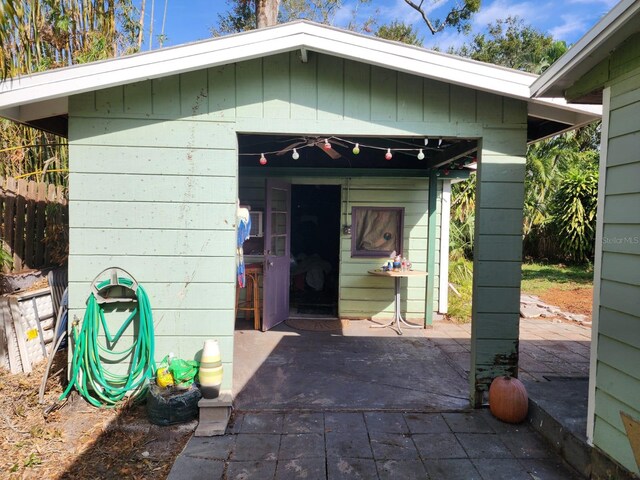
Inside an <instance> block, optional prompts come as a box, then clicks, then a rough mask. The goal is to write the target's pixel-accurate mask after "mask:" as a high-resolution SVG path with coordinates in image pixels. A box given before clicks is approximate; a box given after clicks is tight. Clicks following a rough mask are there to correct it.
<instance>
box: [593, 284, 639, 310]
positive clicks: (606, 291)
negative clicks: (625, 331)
mask: <svg viewBox="0 0 640 480" xmlns="http://www.w3.org/2000/svg"><path fill="white" fill-rule="evenodd" d="M600 305H601V306H604V307H608V308H611V309H613V310H618V311H620V312H623V313H628V314H631V315H637V313H638V312H640V287H638V286H635V285H627V284H625V283H619V282H613V281H611V280H602V282H601V286H600Z"/></svg>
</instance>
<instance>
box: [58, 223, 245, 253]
mask: <svg viewBox="0 0 640 480" xmlns="http://www.w3.org/2000/svg"><path fill="white" fill-rule="evenodd" d="M69 242H70V244H71V245H73V250H72V254H71V258H72V259H73V258H74V257H75V256H76V255H89V256H91V255H133V256H144V255H149V256H157V257H158V259H160V258H161V257H165V256H175V257H180V256H203V257H207V256H214V257H219V256H234V255H235V242H236V237H235V230H234V229H227V230H213V229H211V230H180V229H178V230H166V229H158V228H154V229H153V230H151V229H144V228H140V229H134V228H127V229H100V228H91V229H85V228H76V227H72V228H70V229H69Z"/></svg>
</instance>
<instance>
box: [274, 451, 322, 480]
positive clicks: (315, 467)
mask: <svg viewBox="0 0 640 480" xmlns="http://www.w3.org/2000/svg"><path fill="white" fill-rule="evenodd" d="M326 478H327V473H326V465H325V458H324V456H323V457H322V458H297V459H293V460H279V461H278V466H277V467H276V476H275V480H297V479H300V480H326Z"/></svg>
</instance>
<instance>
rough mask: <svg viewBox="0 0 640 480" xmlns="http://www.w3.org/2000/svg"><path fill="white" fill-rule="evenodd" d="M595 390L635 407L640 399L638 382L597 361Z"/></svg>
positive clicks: (639, 384)
mask: <svg viewBox="0 0 640 480" xmlns="http://www.w3.org/2000/svg"><path fill="white" fill-rule="evenodd" d="M596 388H598V389H601V390H603V391H605V392H607V393H608V394H609V395H611V396H612V397H614V398H616V399H618V400H619V401H620V402H622V403H625V404H627V405H637V403H638V398H640V382H638V380H637V379H635V378H634V377H631V376H629V375H627V374H626V373H624V372H622V371H620V370H618V369H617V368H614V367H612V366H611V365H608V364H607V363H605V362H603V361H598V370H597V372H596Z"/></svg>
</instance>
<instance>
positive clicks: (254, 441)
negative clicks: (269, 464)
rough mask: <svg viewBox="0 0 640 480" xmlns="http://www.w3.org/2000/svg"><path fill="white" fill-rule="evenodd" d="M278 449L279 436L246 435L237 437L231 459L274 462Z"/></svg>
mask: <svg viewBox="0 0 640 480" xmlns="http://www.w3.org/2000/svg"><path fill="white" fill-rule="evenodd" d="M279 449H280V435H268V434H248V433H247V434H244V435H238V437H237V440H236V453H235V455H234V457H233V459H234V460H237V461H256V460H269V461H271V460H274V461H275V460H276V459H277V458H278V450H279ZM274 471H275V470H274Z"/></svg>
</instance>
